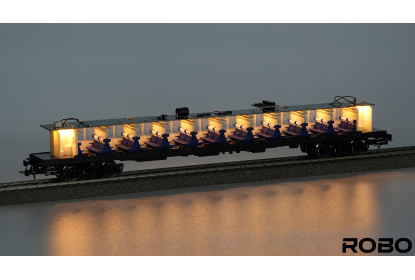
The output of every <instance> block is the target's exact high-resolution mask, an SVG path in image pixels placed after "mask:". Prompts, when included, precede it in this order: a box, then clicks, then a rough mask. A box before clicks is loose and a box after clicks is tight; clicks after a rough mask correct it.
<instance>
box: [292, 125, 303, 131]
mask: <svg viewBox="0 0 415 280" xmlns="http://www.w3.org/2000/svg"><path fill="white" fill-rule="evenodd" d="M302 130H303V128H302V127H300V126H297V125H296V126H295V130H294V131H295V132H301V131H302Z"/></svg>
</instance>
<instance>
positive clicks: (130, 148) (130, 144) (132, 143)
mask: <svg viewBox="0 0 415 280" xmlns="http://www.w3.org/2000/svg"><path fill="white" fill-rule="evenodd" d="M138 140H140V137H137V136H135V137H133V140H131V139H129V138H127V137H123V138H122V140H121V141H120V144H117V145H115V146H116V147H118V148H119V149H120V150H123V151H125V152H127V153H133V152H138V151H141V145H140V143H139V142H138Z"/></svg>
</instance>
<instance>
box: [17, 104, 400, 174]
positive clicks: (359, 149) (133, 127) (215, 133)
mask: <svg viewBox="0 0 415 280" xmlns="http://www.w3.org/2000/svg"><path fill="white" fill-rule="evenodd" d="M373 105H374V104H371V103H368V102H364V101H361V100H358V99H356V98H354V97H339V96H336V97H335V100H334V102H331V103H322V104H311V105H298V106H279V105H277V104H276V103H275V102H271V101H263V102H261V103H256V104H253V105H252V106H253V108H252V109H248V110H229V111H212V112H205V113H189V110H188V108H186V107H184V108H177V109H176V112H175V114H174V115H159V116H150V117H126V118H121V119H108V120H95V121H79V120H78V119H74V118H69V119H64V120H61V121H56V122H54V123H53V124H45V125H41V127H43V128H45V129H46V130H48V131H49V134H50V151H49V152H43V153H33V154H30V156H29V158H28V159H26V160H24V161H23V164H24V166H26V170H25V171H22V173H24V174H25V175H26V176H29V175H33V176H35V175H36V174H44V175H56V176H57V177H58V178H60V179H62V180H65V181H72V180H78V179H90V178H98V177H111V176H114V175H116V174H119V173H120V172H121V171H122V168H123V164H122V163H120V161H126V160H134V161H151V160H161V159H166V158H167V157H173V156H188V155H195V156H212V155H218V154H219V153H233V152H236V153H239V152H240V151H249V152H253V153H259V152H265V150H266V149H267V148H275V147H283V146H289V147H290V148H298V147H299V148H300V149H301V151H303V152H304V153H307V154H308V155H309V156H310V157H312V158H319V157H329V156H342V155H354V154H359V153H363V152H366V151H367V150H368V148H369V146H370V145H376V146H380V145H385V144H387V143H388V141H391V140H392V136H391V135H390V134H387V132H386V131H385V130H379V129H375V128H372V106H373Z"/></svg>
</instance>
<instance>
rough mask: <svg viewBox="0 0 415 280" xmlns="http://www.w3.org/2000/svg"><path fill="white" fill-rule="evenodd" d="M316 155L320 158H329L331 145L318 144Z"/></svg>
mask: <svg viewBox="0 0 415 280" xmlns="http://www.w3.org/2000/svg"><path fill="white" fill-rule="evenodd" d="M314 153H315V155H316V157H318V158H328V157H330V154H331V148H330V145H329V144H326V143H321V144H317V145H316V148H315V151H314Z"/></svg>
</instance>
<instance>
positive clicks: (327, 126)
mask: <svg viewBox="0 0 415 280" xmlns="http://www.w3.org/2000/svg"><path fill="white" fill-rule="evenodd" d="M321 130H329V125H328V124H325V123H323V124H322V125H321Z"/></svg>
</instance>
